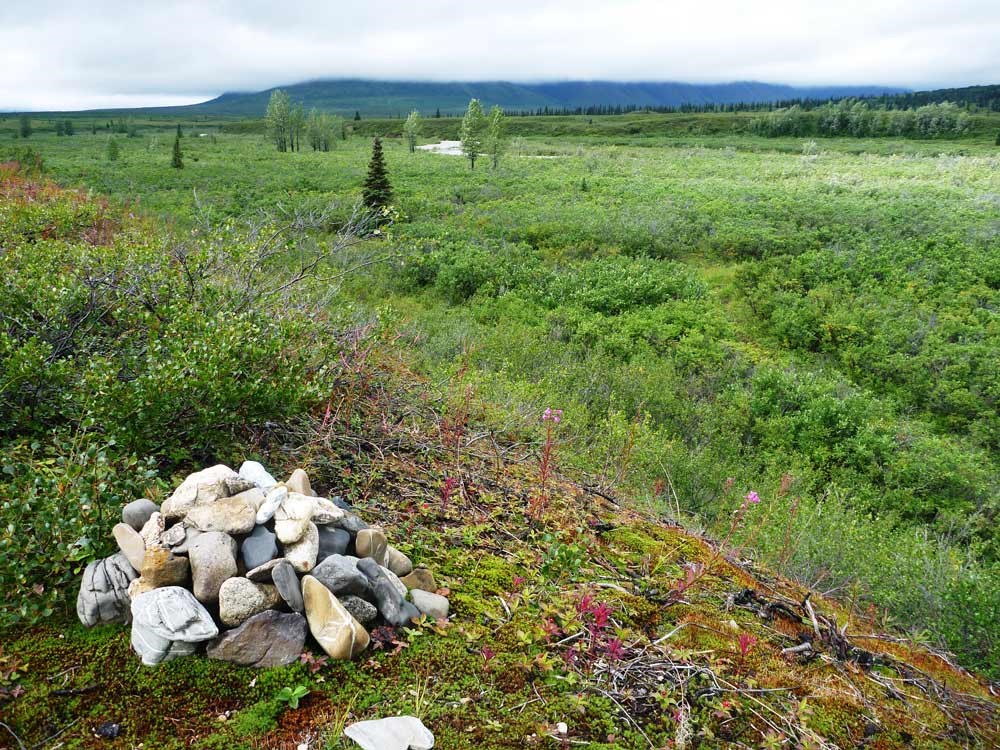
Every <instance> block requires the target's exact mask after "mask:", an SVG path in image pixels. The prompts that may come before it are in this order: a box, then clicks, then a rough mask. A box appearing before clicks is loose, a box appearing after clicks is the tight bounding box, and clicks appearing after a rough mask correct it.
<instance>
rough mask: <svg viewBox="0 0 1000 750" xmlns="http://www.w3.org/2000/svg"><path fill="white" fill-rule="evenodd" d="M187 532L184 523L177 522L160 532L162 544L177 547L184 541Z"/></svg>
mask: <svg viewBox="0 0 1000 750" xmlns="http://www.w3.org/2000/svg"><path fill="white" fill-rule="evenodd" d="M186 536H187V533H186V532H185V530H184V524H182V523H175V524H174V525H173V526H171V527H170V528H169V529H167V530H166V531H164V532H163V533H162V534H160V544H164V545H166V546H167V547H171V548H173V547H177V546H179V545H181V544H183V543H184V539H185V538H186ZM181 551H182V550H175V552H181Z"/></svg>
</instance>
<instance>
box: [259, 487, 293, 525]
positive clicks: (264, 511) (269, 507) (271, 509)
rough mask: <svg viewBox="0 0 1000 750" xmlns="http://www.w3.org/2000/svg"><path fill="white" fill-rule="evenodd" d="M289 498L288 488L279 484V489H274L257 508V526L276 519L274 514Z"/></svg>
mask: <svg viewBox="0 0 1000 750" xmlns="http://www.w3.org/2000/svg"><path fill="white" fill-rule="evenodd" d="M287 497H288V488H287V487H286V486H285V485H283V484H279V485H278V486H277V487H272V488H271V489H270V491H269V492H268V493H267V496H266V497H265V498H264V502H262V503H261V504H260V507H259V508H257V518H256V521H257V525H258V526H259V525H261V524H265V523H267V522H268V521H270V520H271V519H272V518H274V514H275V513H276V512H277V510H278V508H280V507H281V504H282V503H283V502H285V499H286V498H287Z"/></svg>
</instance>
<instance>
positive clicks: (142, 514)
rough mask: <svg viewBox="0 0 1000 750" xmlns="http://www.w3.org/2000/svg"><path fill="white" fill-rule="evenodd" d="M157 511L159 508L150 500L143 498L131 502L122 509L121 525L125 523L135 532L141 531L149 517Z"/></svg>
mask: <svg viewBox="0 0 1000 750" xmlns="http://www.w3.org/2000/svg"><path fill="white" fill-rule="evenodd" d="M159 511H160V506H159V505H157V504H156V503H154V502H153V501H152V500H146V499H145V498H143V499H141V500H133V501H132V502H130V503H129V504H128V505H126V506H125V507H124V508H122V523H127V524H128V525H129V526H131V527H132V528H133V529H135V530H136V531H142V527H143V526H145V525H146V521H148V520H149V517H150V516H151V515H153V514H154V513H158V512H159Z"/></svg>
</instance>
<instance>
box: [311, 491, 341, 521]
mask: <svg viewBox="0 0 1000 750" xmlns="http://www.w3.org/2000/svg"><path fill="white" fill-rule="evenodd" d="M344 515H345V513H344V511H343V510H341V509H340V508H338V507H337V506H336V505H334V504H333V503H331V502H330V501H329V500H327V499H326V498H325V497H314V498H313V515H312V521H313V523H315V524H317V525H319V526H326V525H327V524H330V523H336V522H337V521H339V520H340V519H342V518H343V517H344Z"/></svg>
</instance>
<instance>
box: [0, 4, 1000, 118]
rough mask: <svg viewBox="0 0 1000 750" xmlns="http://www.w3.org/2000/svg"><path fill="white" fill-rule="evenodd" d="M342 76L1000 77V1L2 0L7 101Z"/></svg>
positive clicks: (112, 101)
mask: <svg viewBox="0 0 1000 750" xmlns="http://www.w3.org/2000/svg"><path fill="white" fill-rule="evenodd" d="M337 77H369V78H384V79H402V80H416V79H434V80H484V79H493V80H496V79H504V80H515V81H538V80H557V79H604V80H675V81H688V82H720V81H733V80H759V81H767V82H772V83H791V84H837V83H843V84H880V85H896V86H906V87H910V88H930V87H940V86H952V85H970V84H977V83H1000V0H863V1H858V0H766V1H764V0H702V1H701V2H689V1H682V0H630V1H625V2H614V1H613V0H500V1H499V2H493V3H488V4H487V3H485V2H478V1H477V0H466V1H465V2H447V1H446V0H421V1H420V2H413V1H411V2H388V1H386V0H362V1H361V2H358V1H357V0H355V1H354V2H348V0H299V2H294V3H287V2H274V1H273V0H268V1H267V2H265V1H264V0H129V2H119V1H118V0H83V1H81V2H74V0H0V110H10V109H27V110H41V109H82V108H91V107H112V106H113V107H118V106H146V105H158V104H183V103H189V102H195V101H202V100H204V99H208V98H211V97H213V96H215V95H217V94H219V93H222V92H224V91H253V90H260V89H265V88H269V87H271V86H275V85H281V84H288V83H295V82H298V81H302V80H307V79H312V78H337Z"/></svg>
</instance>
